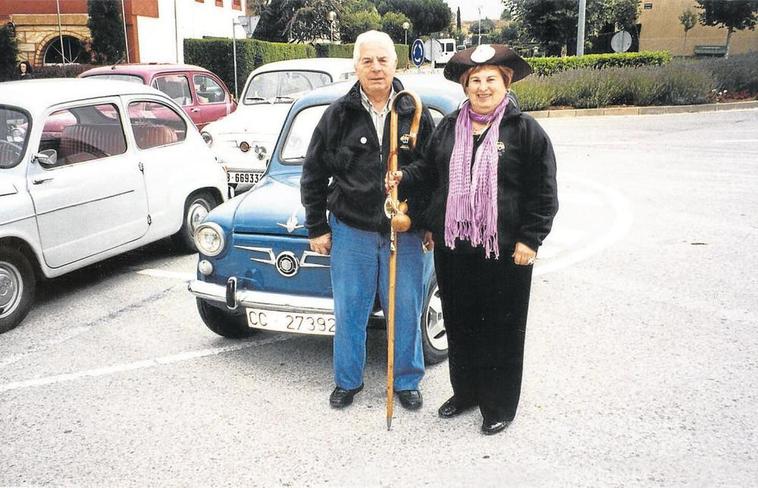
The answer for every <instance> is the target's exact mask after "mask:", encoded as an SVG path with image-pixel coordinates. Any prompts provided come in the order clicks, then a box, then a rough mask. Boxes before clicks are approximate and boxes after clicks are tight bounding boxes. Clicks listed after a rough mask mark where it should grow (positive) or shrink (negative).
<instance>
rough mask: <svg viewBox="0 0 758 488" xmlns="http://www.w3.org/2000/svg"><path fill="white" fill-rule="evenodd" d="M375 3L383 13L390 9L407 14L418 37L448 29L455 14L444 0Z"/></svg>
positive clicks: (377, 0)
mask: <svg viewBox="0 0 758 488" xmlns="http://www.w3.org/2000/svg"><path fill="white" fill-rule="evenodd" d="M375 3H376V8H377V10H378V11H379V13H380V14H382V15H384V14H385V13H387V12H390V11H393V12H402V13H404V14H405V15H407V16H408V18H409V19H410V20H411V23H412V24H413V29H414V35H415V36H416V37H418V36H420V35H429V34H432V33H434V32H441V31H446V30H447V29H448V28H449V27H450V21H451V20H452V16H453V13H452V12H451V11H450V7H448V6H447V4H446V3H445V2H444V0H375ZM409 34H410V33H409Z"/></svg>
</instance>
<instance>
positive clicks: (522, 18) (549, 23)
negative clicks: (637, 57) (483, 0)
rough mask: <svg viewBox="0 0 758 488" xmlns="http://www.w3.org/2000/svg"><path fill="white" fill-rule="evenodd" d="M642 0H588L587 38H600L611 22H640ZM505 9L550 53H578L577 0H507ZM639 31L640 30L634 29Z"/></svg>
mask: <svg viewBox="0 0 758 488" xmlns="http://www.w3.org/2000/svg"><path fill="white" fill-rule="evenodd" d="M639 3H640V2H639V0H587V11H586V19H585V20H586V26H585V32H586V33H587V39H588V41H590V39H591V38H593V37H597V36H598V35H599V34H600V33H601V32H602V31H603V29H604V28H606V26H607V25H608V24H612V25H614V26H615V25H619V26H620V27H621V28H632V27H633V26H635V25H636V21H637V16H638V13H639ZM503 4H504V6H505V10H506V11H507V12H508V15H510V16H511V17H512V18H513V19H514V20H515V21H518V22H520V23H521V25H523V27H524V30H525V34H526V35H527V36H529V37H532V38H534V39H535V40H536V41H537V42H538V43H539V44H540V45H541V47H542V48H543V49H544V50H545V52H546V53H547V54H548V55H549V56H556V55H559V54H560V53H561V51H562V49H563V48H565V49H566V51H567V52H568V53H569V54H573V53H575V52H576V31H577V24H578V9H577V1H576V0H552V1H550V2H546V1H543V0H503ZM634 32H636V29H634Z"/></svg>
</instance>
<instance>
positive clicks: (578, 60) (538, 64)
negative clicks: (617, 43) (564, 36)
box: [527, 51, 671, 76]
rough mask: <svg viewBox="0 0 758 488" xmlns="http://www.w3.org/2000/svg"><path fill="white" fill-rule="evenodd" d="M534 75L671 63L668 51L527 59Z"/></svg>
mask: <svg viewBox="0 0 758 488" xmlns="http://www.w3.org/2000/svg"><path fill="white" fill-rule="evenodd" d="M527 61H529V64H531V65H532V69H534V73H535V74H536V75H538V76H550V75H553V74H555V73H560V72H561V71H568V70H572V69H580V68H591V69H603V68H612V67H625V66H651V65H653V66H660V65H664V64H667V63H668V62H670V61H671V54H670V53H669V52H668V51H642V52H639V53H614V54H586V55H584V56H567V57H563V58H527Z"/></svg>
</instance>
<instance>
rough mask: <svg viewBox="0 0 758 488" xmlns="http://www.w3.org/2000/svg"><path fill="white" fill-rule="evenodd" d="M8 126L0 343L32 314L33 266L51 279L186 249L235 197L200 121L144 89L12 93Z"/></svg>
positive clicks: (35, 84)
mask: <svg viewBox="0 0 758 488" xmlns="http://www.w3.org/2000/svg"><path fill="white" fill-rule="evenodd" d="M114 108H115V110H113V109H114ZM140 110H142V111H141V112H140ZM9 114H22V115H24V116H25V117H26V120H24V117H21V118H16V119H15V120H13V121H11V120H10V115H9ZM19 120H21V121H22V124H21V127H20V128H19V127H18V126H17V125H15V124H17V123H18V121H19ZM169 122H170V123H171V124H172V125H171V127H172V128H173V129H169V128H168V126H167V125H165V124H168V123H169ZM0 124H2V126H0V332H3V331H5V330H9V329H10V328H12V327H13V326H15V325H16V324H17V323H18V322H20V320H21V319H23V316H24V315H26V312H23V313H20V315H21V317H20V318H19V317H18V315H19V311H20V309H21V308H24V307H27V308H28V307H29V306H30V303H28V302H29V301H30V299H29V297H28V296H27V295H26V293H28V292H29V291H30V290H29V288H30V287H31V288H32V290H31V292H32V299H33V288H34V284H35V281H36V280H35V279H34V278H32V279H31V281H27V280H28V279H29V278H30V277H29V276H26V274H28V273H27V272H28V269H26V268H28V267H29V266H30V267H31V268H33V269H34V272H35V275H36V276H44V277H48V278H52V277H56V276H60V275H62V274H64V273H68V272H70V271H73V270H75V269H79V268H82V267H84V266H87V265H89V264H92V263H95V262H98V261H102V260H104V259H106V258H109V257H111V256H114V255H116V254H120V253H123V252H125V251H128V250H131V249H134V248H137V247H140V246H143V245H145V244H147V243H149V242H153V241H157V240H159V239H162V238H164V237H168V236H172V235H175V236H177V237H178V238H183V240H182V241H181V243H186V242H187V240H186V238H187V237H191V234H192V232H193V231H194V226H195V225H197V224H198V223H199V221H201V220H202V219H203V218H204V217H205V215H207V212H208V211H209V210H210V208H207V207H213V206H215V205H216V204H220V203H222V202H223V201H225V200H226V197H227V194H228V187H227V183H226V176H225V174H224V171H223V169H222V168H221V167H220V166H219V164H218V163H217V161H216V158H215V156H214V155H213V153H212V152H211V151H210V150H209V149H208V147H207V145H206V144H205V142H204V141H203V139H202V137H201V136H200V133H199V132H198V131H197V129H196V128H195V126H194V125H193V124H192V121H191V120H190V119H189V117H188V116H187V115H186V114H185V113H184V112H183V111H182V110H181V107H179V106H178V105H176V103H174V102H173V101H172V100H171V99H169V98H168V97H167V96H166V95H164V94H163V93H161V92H159V91H158V90H155V89H153V88H150V87H147V86H144V85H138V84H134V83H127V82H120V81H113V80H107V81H102V80H87V79H67V80H62V79H52V80H31V81H18V82H8V83H1V84H0ZM162 124H164V125H162ZM6 125H7V126H13V127H14V128H13V130H12V131H11V130H10V129H8V128H7V127H6ZM51 128H56V129H51ZM105 129H108V130H107V131H106V130H105ZM56 130H59V132H56ZM11 132H12V133H13V136H12V135H11ZM27 132H28V134H27ZM119 132H120V133H119ZM103 134H110V135H111V136H113V135H115V140H116V144H114V143H113V142H112V140H113V139H112V140H111V141H110V142H108V140H107V138H108V137H109V136H107V135H106V136H104V135H103ZM156 134H159V136H160V137H157V136H156ZM75 135H76V136H75ZM75 137H79V139H76V138H75ZM56 138H57V139H56ZM19 141H21V142H19ZM114 145H115V146H117V147H118V148H117V149H116V150H109V149H102V148H104V147H106V146H109V147H113V146H114ZM50 147H55V149H50ZM72 147H73V148H75V149H72ZM98 148H100V149H98ZM101 149H102V151H103V152H100V151H101ZM42 151H44V153H42ZM76 151H79V152H76ZM86 151H89V153H87V152H86ZM40 153H42V154H43V156H42V157H41V156H40ZM45 156H51V157H50V158H46V157H45ZM56 161H57V162H56ZM211 200H212V201H211ZM205 203H207V204H208V205H206V204H205ZM190 249H191V248H190ZM19 253H20V255H21V256H22V257H23V259H21V258H20V257H19ZM24 259H25V260H26V261H28V262H27V263H23V262H19V261H20V260H22V261H23V260H24ZM25 271H26V272H25ZM14 314H15V315H14Z"/></svg>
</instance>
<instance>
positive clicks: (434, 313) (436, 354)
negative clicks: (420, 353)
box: [421, 278, 447, 364]
mask: <svg viewBox="0 0 758 488" xmlns="http://www.w3.org/2000/svg"><path fill="white" fill-rule="evenodd" d="M421 342H422V344H423V346H424V362H425V363H426V364H437V363H439V362H442V361H444V360H445V359H447V331H446V330H445V319H444V318H443V316H442V301H441V300H440V289H439V287H438V286H437V279H436V278H435V279H433V280H432V282H431V283H430V284H429V292H428V293H427V295H426V300H424V309H423V313H422V315H421Z"/></svg>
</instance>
